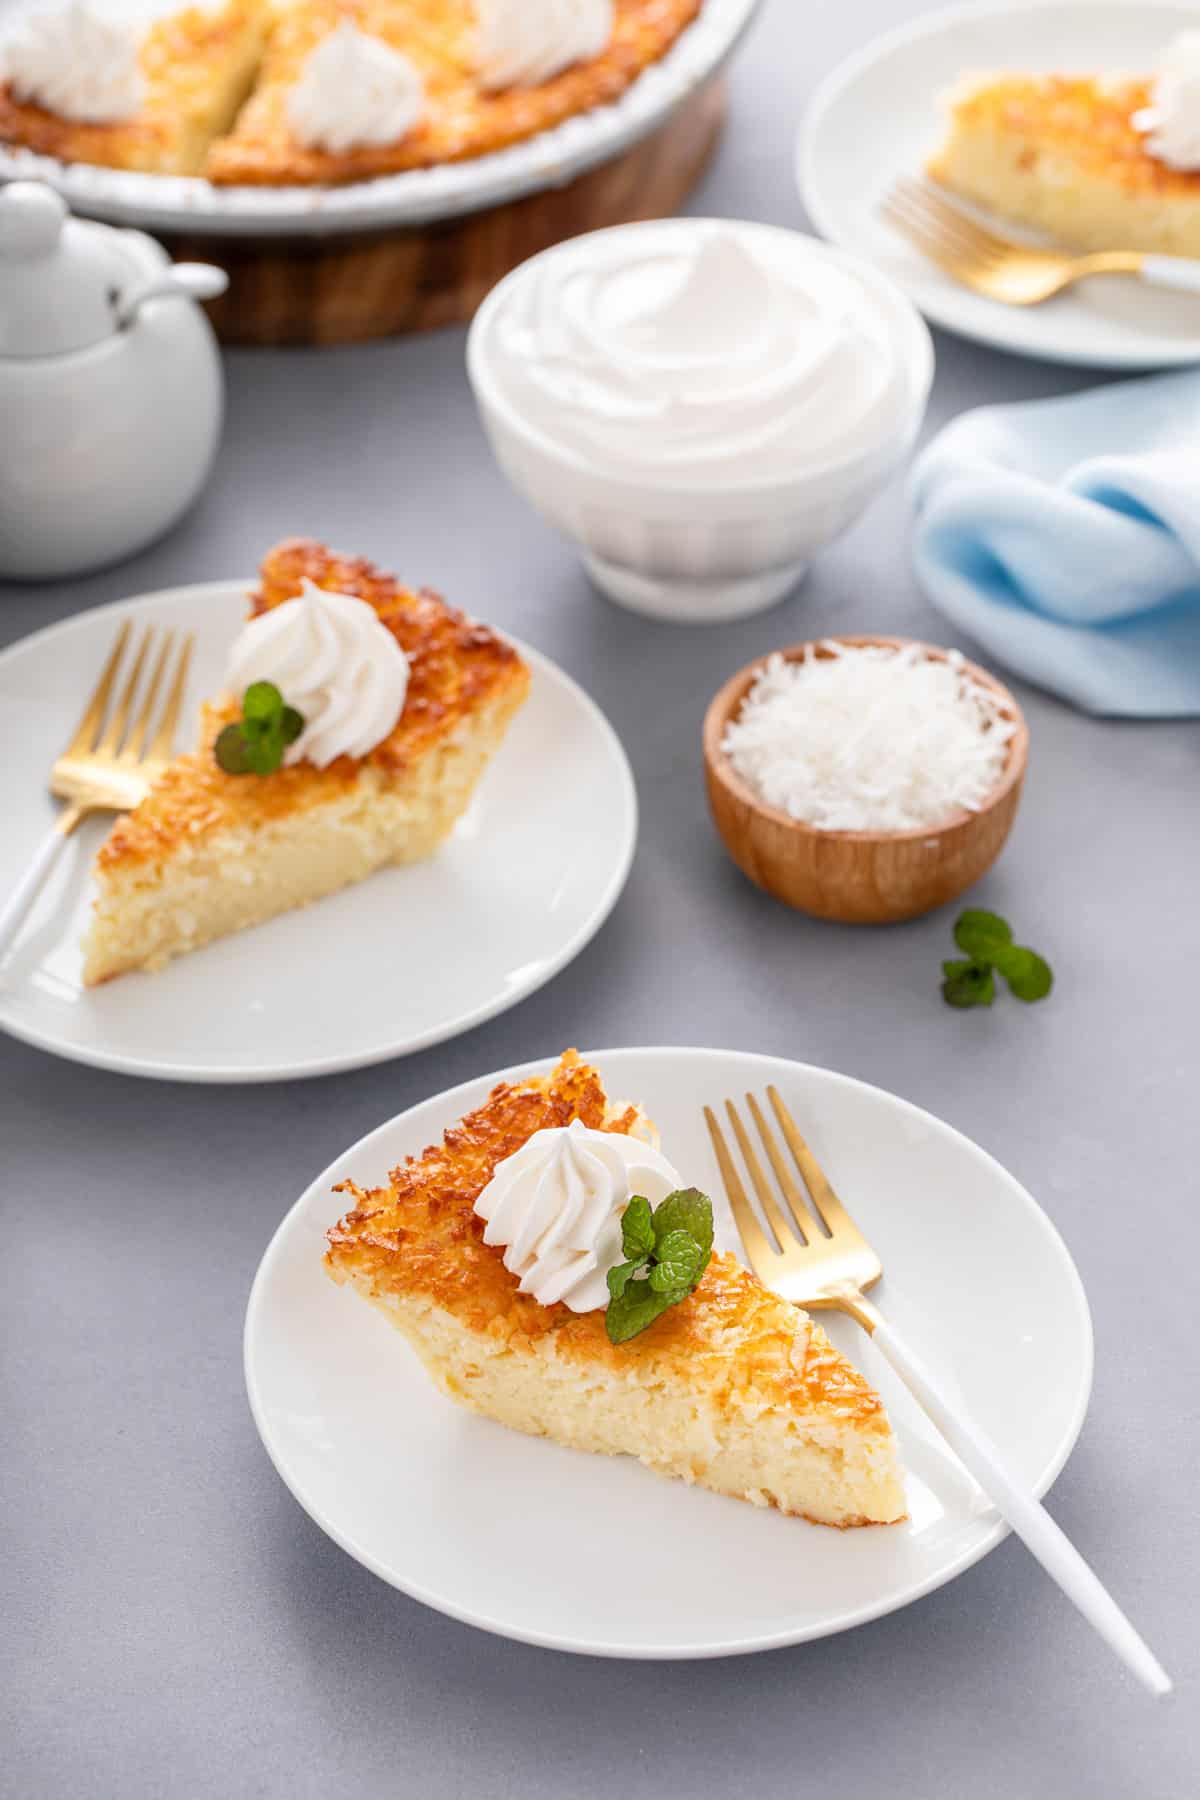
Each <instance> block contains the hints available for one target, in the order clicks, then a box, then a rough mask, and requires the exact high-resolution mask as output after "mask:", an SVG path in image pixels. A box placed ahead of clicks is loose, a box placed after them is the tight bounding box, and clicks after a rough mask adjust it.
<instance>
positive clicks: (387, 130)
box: [287, 19, 425, 152]
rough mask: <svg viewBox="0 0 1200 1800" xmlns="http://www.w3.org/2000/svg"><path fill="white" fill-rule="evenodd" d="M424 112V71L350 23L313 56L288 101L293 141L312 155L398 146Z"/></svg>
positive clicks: (305, 66) (340, 28)
mask: <svg viewBox="0 0 1200 1800" xmlns="http://www.w3.org/2000/svg"><path fill="white" fill-rule="evenodd" d="M424 110H425V84H424V82H423V81H422V79H421V75H420V71H419V70H418V69H416V68H415V67H414V65H413V64H412V63H411V62H410V61H409V59H408V57H407V56H404V55H403V54H402V53H401V52H400V51H399V50H393V48H392V46H391V45H390V44H385V43H384V42H383V39H382V38H377V37H370V36H369V35H368V34H367V33H366V32H365V31H360V30H359V29H358V27H357V25H353V24H351V22H350V20H349V19H344V20H343V21H342V23H341V24H340V25H339V26H338V28H337V30H336V31H331V32H330V34H329V36H328V37H326V38H322V40H321V42H320V43H319V44H318V45H317V47H316V49H315V50H312V51H310V53H309V55H308V57H307V59H306V60H305V64H304V68H303V70H302V71H301V75H300V79H299V81H298V82H297V83H296V85H295V87H294V88H293V89H292V90H291V92H290V93H289V95H288V97H287V116H288V124H289V126H290V127H291V130H292V135H293V136H294V137H295V139H296V141H297V142H298V143H300V144H304V145H305V146H306V147H307V148H308V149H310V150H332V151H335V152H340V151H343V150H355V149H358V148H359V147H360V146H362V145H366V144H394V143H397V142H398V141H399V140H400V138H402V137H405V136H406V135H407V133H408V132H410V131H411V130H412V128H413V126H414V125H415V124H416V123H417V121H418V120H419V119H420V117H421V114H422V113H423V112H424Z"/></svg>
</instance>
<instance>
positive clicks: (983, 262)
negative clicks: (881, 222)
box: [885, 195, 1005, 267]
mask: <svg viewBox="0 0 1200 1800" xmlns="http://www.w3.org/2000/svg"><path fill="white" fill-rule="evenodd" d="M885 216H886V217H887V218H888V219H889V220H890V221H891V223H892V224H893V225H895V226H896V227H897V229H898V230H901V231H904V232H906V233H907V234H908V235H909V236H912V237H915V236H917V235H918V234H919V235H920V236H921V237H922V238H923V239H925V240H926V241H928V242H930V243H933V244H935V245H936V246H938V248H939V249H940V250H941V251H942V252H943V254H944V256H946V257H957V258H959V259H961V260H962V261H963V262H964V263H967V264H969V265H971V266H973V267H987V266H990V265H991V264H992V263H994V262H995V261H996V260H997V253H996V252H994V251H992V250H990V249H989V248H988V247H987V246H986V245H984V244H981V243H980V242H979V241H978V240H976V239H975V238H973V237H972V236H971V234H970V232H969V231H968V230H966V229H965V228H963V227H961V226H960V225H959V223H958V222H957V220H956V218H955V217H953V216H943V215H941V214H939V213H937V212H935V211H933V210H932V209H928V208H924V207H921V206H918V205H914V204H912V203H911V202H909V201H908V200H907V199H905V198H904V197H903V196H896V195H893V196H891V198H890V199H889V200H888V202H887V205H886V207H885ZM999 254H1000V255H1003V254H1005V253H1004V252H1003V251H1001V252H1000V253H999Z"/></svg>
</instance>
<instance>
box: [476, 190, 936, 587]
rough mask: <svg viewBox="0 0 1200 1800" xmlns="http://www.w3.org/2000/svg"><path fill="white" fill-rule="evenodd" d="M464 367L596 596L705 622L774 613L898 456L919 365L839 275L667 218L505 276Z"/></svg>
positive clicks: (864, 294) (786, 234)
mask: <svg viewBox="0 0 1200 1800" xmlns="http://www.w3.org/2000/svg"><path fill="white" fill-rule="evenodd" d="M467 367H468V371H469V374H470V378H471V384H472V387H473V388H474V391H475V397H476V400H477V402H478V405H479V410H480V414H481V416H482V419H483V423H484V426H485V428H486V430H487V433H488V437H489V439H490V441H491V444H492V448H493V450H494V451H495V454H496V457H497V459H498V461H499V463H500V466H501V467H502V468H503V470H504V471H505V473H506V474H507V475H508V477H509V479H510V481H511V482H512V483H513V486H514V487H515V488H517V489H518V491H519V492H521V493H522V494H524V495H525V497H526V498H527V499H528V500H530V501H532V503H533V505H534V506H535V507H536V508H537V509H538V511H539V512H541V513H542V514H544V516H545V517H546V518H547V519H549V520H550V522H551V523H552V524H553V525H556V526H558V527H559V529H560V530H562V531H564V532H566V533H567V534H568V535H569V536H571V537H573V538H574V539H576V540H577V542H578V543H579V544H580V546H581V547H582V550H583V555H584V560H585V562H586V564H587V567H588V570H589V571H590V573H591V575H592V578H593V579H594V581H595V582H596V584H597V585H598V586H599V587H600V588H601V589H602V590H603V592H604V593H606V594H608V595H609V597H610V598H611V599H613V600H616V601H618V602H619V603H620V604H621V605H623V606H627V607H631V608H633V609H634V610H635V611H637V612H642V613H648V614H650V615H652V616H654V617H657V618H665V619H675V620H681V621H691V622H707V621H714V622H715V621H717V620H722V619H733V618H739V617H742V616H744V615H746V614H749V613H754V612H758V611H761V610H762V609H763V608H765V607H767V606H771V605H773V604H774V603H775V602H776V601H777V600H780V599H782V598H783V596H784V595H785V594H787V593H788V592H789V591H790V590H791V589H792V588H793V587H794V586H795V584H796V583H797V581H799V579H800V577H801V576H802V574H803V573H804V570H805V568H806V567H807V565H808V563H809V561H810V560H811V558H812V557H813V555H814V554H815V553H816V552H817V551H818V550H820V549H821V548H822V547H823V546H824V545H825V544H827V543H829V542H830V540H831V539H832V538H835V537H836V536H837V535H838V534H839V533H840V532H842V531H844V530H845V529H846V528H847V526H849V525H850V524H852V523H853V521H854V520H855V519H856V518H857V517H858V515H859V513H861V511H862V510H863V508H864V507H865V506H866V504H867V502H868V501H869V500H870V499H871V498H872V497H873V496H874V494H875V493H876V492H877V491H878V490H879V488H880V487H881V486H882V485H883V483H884V482H885V481H886V480H887V478H888V477H889V475H891V474H892V472H893V471H894V470H895V469H896V467H897V466H898V464H900V463H901V462H902V461H903V459H904V458H905V457H906V456H907V454H908V453H909V451H910V450H911V448H912V445H913V442H914V440H915V438H916V435H917V432H918V430H919V428H920V424H921V420H922V418H923V416H924V412H925V404H926V401H927V399H928V396H929V387H930V383H931V381H932V378H933V346H932V343H931V341H930V337H929V332H928V330H927V329H926V327H925V324H924V321H923V320H922V319H921V317H920V315H919V314H918V312H917V311H916V308H915V307H914V306H913V305H912V304H911V303H910V302H909V301H908V300H907V299H906V298H905V296H904V295H903V294H902V293H901V292H900V290H899V289H898V288H897V287H895V286H894V285H893V284H892V283H891V282H890V281H888V280H887V279H886V277H884V276H882V275H880V274H879V273H878V272H877V271H876V270H875V269H874V268H872V267H871V265H870V264H869V263H866V262H863V261H860V260H859V259H858V258H857V257H854V256H850V255H847V254H845V253H844V252H842V251H840V250H834V249H832V248H830V246H829V245H827V244H824V243H822V242H820V241H819V240H818V239H816V238H811V237H806V236H804V235H803V234H802V233H800V232H796V231H787V230H783V229H781V228H779V227H777V226H771V225H758V224H751V223H749V222H746V221H741V220H719V219H665V220H648V221H646V222H644V223H638V224H632V225H618V226H614V227H612V228H611V229H609V230H606V231H596V232H591V233H589V234H587V235H585V236H582V237H576V238H570V239H568V240H567V241H566V242H565V243H562V244H557V245H555V246H554V247H553V248H552V249H550V250H546V251H543V252H542V253H541V254H540V255H539V256H535V257H532V258H531V259H530V260H529V261H528V262H525V263H522V264H521V265H520V267H519V268H517V269H514V270H513V272H512V273H511V274H510V275H508V276H506V277H505V279H504V280H503V281H502V282H500V284H499V285H498V286H497V287H496V288H494V289H493V290H492V292H491V293H490V294H489V295H488V297H487V299H486V300H485V301H484V302H483V305H482V306H481V307H480V309H479V311H478V313H477V314H476V316H475V321H474V323H473V325H472V327H471V333H470V338H469V340H468V345H467Z"/></svg>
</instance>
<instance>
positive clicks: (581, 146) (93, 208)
mask: <svg viewBox="0 0 1200 1800" xmlns="http://www.w3.org/2000/svg"><path fill="white" fill-rule="evenodd" d="M179 3H180V0H107V4H108V5H110V6H121V7H123V8H124V9H125V10H126V11H129V12H132V13H134V14H135V15H136V16H140V17H144V16H146V15H147V13H161V12H167V11H171V10H174V9H176V8H177V6H178V4H179ZM760 3H761V0H704V5H703V7H702V9H701V11H700V14H699V16H698V17H697V18H696V19H695V20H694V21H693V23H692V24H691V25H689V26H688V28H687V29H686V30H685V31H683V32H682V33H681V34H680V36H679V38H678V39H677V40H676V42H675V43H674V44H673V45H672V46H671V48H670V50H668V52H667V54H666V55H665V56H664V57H663V58H662V59H661V61H659V62H657V63H653V64H651V66H650V67H649V68H648V69H646V70H644V71H643V73H642V74H641V75H639V76H638V78H637V80H636V81H635V82H633V84H632V85H631V86H630V87H629V88H628V89H627V90H626V91H625V93H624V94H622V95H621V96H620V98H619V99H617V100H615V101H614V102H613V103H612V105H611V106H600V107H596V108H594V109H593V111H591V112H587V113H579V114H577V115H576V116H575V117H574V118H571V119H567V120H566V121H565V122H564V123H563V124H562V125H559V126H556V127H554V129H553V130H550V131H543V132H540V133H539V134H538V135H537V136H536V137H533V138H530V139H528V140H527V141H526V142H525V143H521V144H514V145H512V146H510V147H509V148H508V149H506V150H497V151H493V152H492V153H491V154H489V155H487V156H478V157H473V158H471V159H469V160H468V161H465V162H457V163H440V164H438V165H437V166H436V167H435V168H431V169H412V170H406V171H405V172H404V173H403V174H400V175H383V176H380V177H378V178H377V179H375V180H372V181H356V182H350V183H347V184H346V185H345V186H342V187H274V188H269V187H261V188H260V187H216V186H214V184H213V183H212V182H210V181H205V180H204V179H203V178H202V177H200V176H194V175H148V174H143V173H141V172H138V171H133V170H127V169H106V168H101V167H99V166H97V165H95V164H92V163H64V162H60V161H59V160H58V158H57V157H52V156H39V155H36V154H35V153H34V152H33V151H31V150H25V149H22V148H20V147H18V146H15V145H7V144H0V181H10V180H20V179H26V180H28V179H34V180H40V181H48V182H49V183H50V184H51V186H52V187H55V188H57V189H58V191H59V193H60V194H62V196H63V198H64V199H65V200H66V201H67V203H68V204H69V205H70V207H71V209H72V211H73V212H76V213H80V214H83V215H85V216H86V217H89V218H95V219H106V220H109V221H111V222H112V223H114V224H118V225H139V226H141V227H142V228H143V229H144V230H147V231H166V232H171V231H175V232H185V233H187V235H188V236H189V237H192V236H196V235H206V236H213V237H284V236H290V237H295V236H329V235H333V234H335V233H337V232H343V231H365V230H386V229H389V228H391V227H393V226H406V225H424V224H428V223H430V222H431V221H433V220H435V219H450V218H457V217H459V216H460V215H461V214H463V213H469V212H476V211H478V210H479V209H480V208H482V207H488V206H499V205H502V204H504V203H505V202H507V201H510V200H517V199H520V198H521V197H522V196H523V195H526V194H533V193H538V192H540V191H542V190H543V189H545V188H555V187H563V186H565V184H566V183H567V182H569V181H573V180H574V179H575V177H576V176H577V175H582V174H583V173H584V171H585V170H587V169H591V168H594V167H595V166H596V165H597V164H599V163H603V162H605V161H607V160H608V159H609V158H610V157H614V156H618V155H619V154H620V153H621V152H622V151H623V150H627V149H628V148H629V147H630V145H632V144H635V143H637V142H638V140H639V139H641V138H643V137H646V136H647V135H648V134H649V133H650V132H652V131H654V130H655V129H656V128H657V127H658V126H659V125H661V124H662V123H663V122H664V120H666V119H667V118H668V117H669V116H670V114H671V113H672V112H673V111H674V109H675V108H676V107H677V106H679V105H680V104H681V103H682V102H683V101H684V100H686V99H687V97H688V96H689V94H692V93H694V92H695V91H696V89H697V88H699V87H702V86H703V85H704V83H705V82H707V81H709V80H711V78H712V77H713V76H714V75H715V74H716V73H717V72H718V71H719V69H720V68H721V66H722V64H723V63H724V62H725V60H726V58H727V57H728V56H730V55H731V54H732V52H733V50H734V49H735V48H736V46H737V44H738V41H739V39H740V38H741V36H742V33H743V32H744V31H745V30H746V28H747V27H748V26H749V24H750V22H751V20H752V19H753V17H754V14H755V13H756V12H757V10H758V7H759V5H760ZM44 4H45V0H6V5H5V6H4V7H0V11H4V13H5V17H4V26H5V28H7V27H8V26H9V25H10V24H11V23H12V22H13V21H14V20H15V19H16V18H17V17H18V16H19V15H20V13H21V12H24V11H28V10H32V9H34V8H35V7H37V6H40V5H44Z"/></svg>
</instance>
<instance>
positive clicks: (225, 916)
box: [84, 539, 529, 986]
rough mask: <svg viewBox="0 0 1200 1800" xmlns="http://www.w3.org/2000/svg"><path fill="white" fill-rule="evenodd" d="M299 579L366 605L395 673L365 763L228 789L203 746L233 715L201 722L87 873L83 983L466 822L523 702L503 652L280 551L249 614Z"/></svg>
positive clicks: (298, 901)
mask: <svg viewBox="0 0 1200 1800" xmlns="http://www.w3.org/2000/svg"><path fill="white" fill-rule="evenodd" d="M304 577H307V578H308V579H309V580H311V581H312V582H314V583H315V585H316V586H317V587H319V588H325V589H327V590H329V591H330V592H334V593H340V594H349V595H351V596H353V597H354V598H356V599H361V600H365V601H367V602H368V603H369V604H370V605H371V606H372V607H373V608H374V610H375V612H376V614H377V615H378V617H379V619H380V620H381V621H382V623H383V624H384V625H385V626H386V627H387V628H388V630H389V631H391V632H392V634H393V635H394V637H395V638H396V639H397V641H398V642H399V644H400V647H401V648H402V649H403V650H404V652H405V654H406V655H407V657H408V659H409V668H410V673H409V681H408V690H407V694H406V697H405V702H404V709H403V712H402V713H401V715H400V718H399V722H398V723H397V725H396V727H395V729H394V730H393V731H392V732H391V734H390V735H389V736H387V737H385V738H384V739H383V741H382V743H380V744H378V745H377V746H376V747H375V749H373V750H371V751H369V752H368V754H367V755H366V756H364V757H360V758H356V757H350V756H340V757H338V758H337V759H336V760H335V761H334V762H331V763H330V764H329V765H328V767H327V768H317V767H315V766H314V765H313V764H312V763H309V762H298V763H295V764H293V765H292V766H290V767H286V768H281V769H278V770H276V772H275V773H274V774H271V775H266V776H262V777H259V776H254V775H230V774H226V773H225V772H224V770H223V769H221V768H220V767H218V764H217V761H216V758H215V755H214V752H213V744H214V741H215V739H216V737H217V735H218V733H219V732H220V731H221V729H222V728H223V727H224V726H225V725H227V724H229V723H230V722H231V720H232V719H233V718H234V717H235V715H236V712H237V710H238V709H237V707H236V706H235V705H234V704H233V702H232V701H228V702H224V703H221V704H218V705H214V706H210V707H207V708H206V709H205V714H204V723H203V729H202V733H201V743H200V747H199V748H198V749H197V750H195V751H193V752H191V753H190V754H188V755H185V756H181V757H178V758H177V759H176V760H175V761H174V762H172V763H171V764H170V765H169V767H168V768H167V769H166V770H165V772H164V773H163V775H162V776H161V777H160V778H159V780H158V781H157V782H156V783H155V785H154V787H153V788H152V789H151V791H150V793H149V794H148V795H147V797H146V799H145V800H144V801H143V802H142V803H141V805H140V806H138V807H135V808H134V810H133V811H132V812H130V813H127V814H125V815H124V816H123V817H121V818H119V819H118V820H117V821H116V823H115V824H114V825H113V827H112V830H111V831H110V833H109V835H108V838H107V839H106V841H105V843H104V844H103V845H102V846H101V849H100V852H99V855H98V857H97V860H96V871H95V875H96V885H97V889H98V894H97V899H96V904H95V911H94V915H93V919H92V923H91V927H90V930H89V933H88V936H87V938H86V940H85V943H84V981H85V982H86V983H87V985H88V986H94V985H95V984H96V983H98V982H102V981H108V980H109V979H110V978H111V977H112V976H114V975H120V974H122V973H124V972H125V971H127V970H130V969H150V970H156V969H160V968H162V967H163V965H164V964H165V963H166V962H168V961H169V960H170V958H171V957H173V956H179V955H182V954H183V953H184V952H186V951H189V950H195V949H198V948H199V947H200V946H201V945H202V944H207V943H209V942H211V941H212V940H213V939H214V938H219V937H224V936H226V935H227V934H228V933H230V932H233V931H240V930H242V929H243V928H244V927H246V926H248V925H257V924H261V923H262V922H263V921H264V920H266V919H271V918H274V917H275V916H276V915H277V914H279V913H281V912H285V911H288V910H289V909H290V908H292V907H295V906H303V905H305V904H307V903H308V902H309V901H312V900H318V899H321V898H323V897H324V896H325V895H327V894H332V893H334V892H336V891H337V890H338V889H339V888H343V887H346V886H348V885H349V884H350V883H351V882H356V881H361V880H362V879H363V878H364V877H365V876H367V875H369V874H371V873H372V872H373V871H374V870H376V869H380V868H383V867H385V866H386V865H388V864H393V863H406V862H415V861H417V860H419V859H420V858H423V857H426V856H429V855H430V854H431V853H432V852H433V851H434V850H435V849H436V848H437V846H438V844H439V843H440V842H441V841H442V839H443V838H445V837H446V836H447V834H448V833H449V832H450V830H451V829H452V828H453V826H454V824H455V822H456V820H457V819H458V818H459V816H460V815H461V813H462V812H463V811H464V809H465V808H466V806H467V804H468V802H469V800H470V798H471V795H472V793H473V791H474V789H475V785H476V783H477V782H478V780H479V778H480V776H481V775H482V773H483V770H484V768H485V766H486V764H487V762H488V760H489V758H490V757H491V756H492V754H493V752H494V751H495V750H496V749H497V748H498V746H499V744H500V741H501V739H502V738H503V736H504V733H505V731H506V730H507V727H508V724H509V721H510V720H511V719H512V717H513V715H514V713H515V712H516V711H517V709H518V708H519V707H520V705H521V703H522V702H523V700H524V699H525V696H526V694H527V693H528V691H529V670H528V668H527V667H526V665H525V664H524V663H523V662H522V660H521V658H520V657H519V656H518V655H517V652H516V651H515V650H514V649H513V648H512V647H511V645H509V644H507V643H505V642H504V641H503V639H501V638H499V637H498V636H496V634H495V633H494V632H492V631H490V630H489V629H488V627H487V626H485V625H479V624H476V623H475V621H474V620H472V619H468V618H466V617H465V616H464V615H463V614H462V613H458V612H455V611H454V610H453V609H452V608H450V607H449V606H447V605H446V604H445V602H444V601H442V600H441V599H440V598H439V597H438V596H437V595H436V594H432V593H428V592H425V591H421V592H414V591H413V590H411V589H409V588H406V587H403V586H402V585H401V584H400V583H399V582H398V581H396V579H395V578H394V577H393V576H391V575H385V574H383V573H381V572H380V571H379V570H378V569H376V568H374V567H373V565H372V564H371V563H369V562H364V561H358V560H355V559H352V558H347V557H341V556H338V555H337V554H335V553H334V552H333V551H331V550H328V549H326V548H325V546H324V545H322V544H317V543H313V542H311V541H309V540H306V539H295V540H292V541H290V542H288V543H285V544H281V545H279V546H278V548H276V549H275V550H272V551H271V552H270V553H269V555H268V556H267V557H266V558H265V560H264V562H263V564H262V570H261V585H260V587H259V590H258V592H257V593H256V594H255V595H254V596H253V597H252V612H253V613H254V614H255V615H258V614H261V613H263V612H267V611H269V610H270V609H272V608H274V607H276V606H279V605H281V604H282V603H283V602H284V601H286V600H290V599H292V598H294V597H295V596H296V595H297V594H298V593H299V591H300V587H301V582H302V579H303V578H304Z"/></svg>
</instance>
